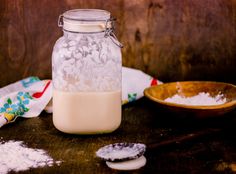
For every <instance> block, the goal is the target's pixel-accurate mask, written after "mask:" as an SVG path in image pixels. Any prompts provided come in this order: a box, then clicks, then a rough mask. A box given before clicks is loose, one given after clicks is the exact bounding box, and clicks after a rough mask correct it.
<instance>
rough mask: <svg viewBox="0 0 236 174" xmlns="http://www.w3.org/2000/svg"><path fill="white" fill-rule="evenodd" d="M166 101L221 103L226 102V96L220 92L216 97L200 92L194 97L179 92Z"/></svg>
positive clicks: (195, 103) (202, 104)
mask: <svg viewBox="0 0 236 174" xmlns="http://www.w3.org/2000/svg"><path fill="white" fill-rule="evenodd" d="M164 101H166V102H170V103H177V104H184V105H195V106H196V105H201V106H208V105H219V104H224V103H225V102H226V98H225V97H224V95H223V94H218V95H216V96H214V97H212V96H210V94H209V93H205V92H200V93H198V95H195V96H192V97H184V96H181V95H179V94H175V95H173V96H172V97H169V98H166V99H165V100H164Z"/></svg>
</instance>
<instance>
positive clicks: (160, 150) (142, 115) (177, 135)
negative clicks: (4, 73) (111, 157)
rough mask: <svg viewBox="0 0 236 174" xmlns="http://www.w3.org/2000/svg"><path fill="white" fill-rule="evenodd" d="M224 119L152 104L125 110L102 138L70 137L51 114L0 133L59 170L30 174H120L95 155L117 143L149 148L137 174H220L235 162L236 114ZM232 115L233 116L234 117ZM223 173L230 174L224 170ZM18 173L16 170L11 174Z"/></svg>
mask: <svg viewBox="0 0 236 174" xmlns="http://www.w3.org/2000/svg"><path fill="white" fill-rule="evenodd" d="M228 116H229V117H224V119H217V118H214V119H210V120H205V121H203V120H192V121H190V120H188V121H187V120H186V119H180V118H179V115H177V116H176V117H175V115H171V114H170V115H169V114H167V113H165V112H163V111H161V110H160V108H158V107H156V106H152V105H151V104H150V103H149V102H148V101H147V100H140V101H137V102H135V103H131V104H129V105H126V106H125V107H123V118H122V123H121V126H120V128H119V129H118V130H117V131H115V132H113V133H111V134H103V135H84V136H81V135H69V134H64V133H61V132H59V131H58V130H56V128H55V127H54V126H53V124H52V117H51V115H50V114H46V113H42V114H41V115H40V116H39V117H36V118H28V119H26V118H25V119H23V118H22V119H20V118H18V119H17V120H16V122H14V123H12V124H8V125H6V126H3V127H2V128H1V129H0V142H2V141H9V140H15V141H23V143H24V144H25V145H26V146H27V147H30V148H37V149H43V150H45V151H46V152H47V153H48V154H49V155H50V156H51V157H52V158H53V159H55V160H61V161H63V162H62V163H61V165H60V166H57V165H54V166H52V167H43V168H35V169H30V170H27V171H24V172H20V173H25V174H26V173H30V174H34V173H35V174H40V173H42V174H51V173H60V174H68V173H70V174H77V173H79V174H80V173H82V174H96V173H97V174H118V173H125V172H120V171H116V170H112V169H110V168H108V167H107V166H106V164H105V162H104V161H101V160H100V159H99V158H97V157H96V155H95V152H96V151H97V150H98V149H99V148H100V147H102V146H104V145H108V144H110V143H118V142H135V143H136V142H140V143H144V144H146V145H147V152H146V153H145V154H144V155H145V157H146V158H147V164H146V166H145V167H144V168H142V169H140V170H136V171H131V172H129V173H132V174H156V173H157V171H158V173H218V172H217V169H218V168H217V166H218V165H219V164H221V163H223V162H226V163H227V164H228V163H229V164H231V163H232V164H234V163H235V160H236V149H235V145H236V144H235V138H236V135H235V131H236V127H235V124H236V119H235V117H234V116H235V112H231V113H230V115H228ZM230 116H231V117H230ZM222 170H223V171H222V172H221V173H224V172H225V173H227V172H228V173H230V171H229V169H227V168H225V169H224V168H223V169H222ZM10 173H13V172H10Z"/></svg>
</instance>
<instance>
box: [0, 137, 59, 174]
mask: <svg viewBox="0 0 236 174" xmlns="http://www.w3.org/2000/svg"><path fill="white" fill-rule="evenodd" d="M60 163H61V161H54V160H53V159H52V158H51V157H50V156H49V155H48V154H47V153H46V151H44V150H42V149H32V148H28V147H26V146H25V145H24V144H23V142H22V141H13V140H11V141H6V142H3V141H0V174H6V173H8V172H11V171H14V172H19V171H25V170H28V169H30V168H38V167H45V166H53V165H54V164H57V165H59V164H60Z"/></svg>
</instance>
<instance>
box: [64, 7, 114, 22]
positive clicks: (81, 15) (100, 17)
mask: <svg viewBox="0 0 236 174" xmlns="http://www.w3.org/2000/svg"><path fill="white" fill-rule="evenodd" d="M110 16H111V13H110V12H108V11H106V10H101V9H73V10H68V11H66V12H65V13H63V18H66V19H70V20H77V21H107V20H108V19H110Z"/></svg>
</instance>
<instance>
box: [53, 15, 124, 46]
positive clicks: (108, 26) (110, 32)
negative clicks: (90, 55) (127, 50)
mask: <svg viewBox="0 0 236 174" xmlns="http://www.w3.org/2000/svg"><path fill="white" fill-rule="evenodd" d="M115 21H116V19H115V18H113V17H111V18H110V19H108V20H106V23H105V35H104V37H109V38H110V39H111V40H112V42H113V43H114V44H116V45H117V46H118V47H120V48H123V47H124V46H123V44H122V43H120V42H119V41H118V39H117V37H116V35H115V33H114V29H115V24H114V22H115ZM63 24H64V22H63V14H61V15H60V16H59V17H58V22H57V25H58V27H63Z"/></svg>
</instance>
